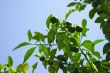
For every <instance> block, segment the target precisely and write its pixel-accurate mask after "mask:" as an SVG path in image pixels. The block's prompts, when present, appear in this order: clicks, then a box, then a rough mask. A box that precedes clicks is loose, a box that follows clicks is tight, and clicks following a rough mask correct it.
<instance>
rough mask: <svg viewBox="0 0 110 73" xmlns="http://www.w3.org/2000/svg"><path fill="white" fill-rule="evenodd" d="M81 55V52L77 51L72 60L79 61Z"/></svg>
mask: <svg viewBox="0 0 110 73" xmlns="http://www.w3.org/2000/svg"><path fill="white" fill-rule="evenodd" d="M80 57H81V53H76V54H74V56H73V59H72V61H73V62H74V63H77V62H78V61H79V59H80Z"/></svg>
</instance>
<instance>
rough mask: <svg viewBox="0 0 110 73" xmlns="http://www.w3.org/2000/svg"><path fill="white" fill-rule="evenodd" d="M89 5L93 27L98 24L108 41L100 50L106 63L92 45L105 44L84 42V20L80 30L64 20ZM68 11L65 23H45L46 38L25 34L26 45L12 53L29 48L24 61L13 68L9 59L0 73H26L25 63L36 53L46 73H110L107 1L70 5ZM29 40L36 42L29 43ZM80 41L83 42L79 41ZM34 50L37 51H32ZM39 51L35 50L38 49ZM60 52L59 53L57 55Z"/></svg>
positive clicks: (88, 0)
mask: <svg viewBox="0 0 110 73" xmlns="http://www.w3.org/2000/svg"><path fill="white" fill-rule="evenodd" d="M88 4H91V6H92V7H93V8H92V9H91V10H90V11H89V14H88V15H89V18H90V19H93V18H94V17H95V14H98V17H97V18H96V20H95V23H99V24H100V27H101V29H102V31H103V33H104V35H105V38H106V39H107V40H108V43H106V44H105V45H104V46H103V54H104V55H106V57H105V59H103V56H101V55H100V52H99V51H96V50H95V45H97V44H98V43H101V42H103V41H104V39H97V40H95V41H93V42H92V41H90V40H83V38H84V37H85V36H86V35H87V31H89V29H88V28H87V24H88V23H87V20H86V19H82V21H81V22H82V23H81V24H82V26H79V25H78V24H72V23H71V22H69V21H67V18H68V17H69V16H70V15H71V14H72V13H73V12H74V13H75V12H76V11H79V12H80V11H82V10H84V9H85V7H86V6H87V5H88ZM67 7H71V9H70V10H69V11H68V12H67V13H66V14H65V18H64V19H59V18H57V17H56V16H53V15H52V14H51V15H49V16H48V18H47V19H46V26H47V28H48V31H47V34H45V35H44V34H42V33H41V32H34V35H32V33H31V31H30V30H28V34H27V35H28V40H29V42H23V43H21V44H19V45H18V46H16V47H15V48H14V49H13V50H17V49H19V48H21V47H24V46H28V45H31V46H33V48H30V49H29V50H28V51H27V52H26V54H25V56H24V60H23V64H19V65H18V66H17V68H16V69H15V68H13V67H12V66H13V60H12V58H11V56H9V57H8V64H4V65H2V64H0V72H2V71H3V70H4V73H9V72H10V73H26V72H27V70H28V69H29V65H28V63H26V61H27V60H28V59H29V58H30V57H31V56H32V54H33V52H34V51H35V50H38V51H39V53H40V54H39V53H37V54H36V55H35V57H37V58H39V60H40V61H41V62H42V65H43V66H44V68H45V69H48V72H49V73H58V72H59V70H62V72H63V73H109V71H110V25H109V23H110V18H109V14H110V1H109V0H80V1H76V2H75V1H74V2H70V3H69V4H68V5H67ZM31 40H34V41H35V42H32V43H30V41H31ZM82 40H83V41H82ZM35 48H36V49H35ZM37 48H38V49H37ZM59 51H62V52H61V53H58V52H59ZM37 65H38V62H35V63H34V64H33V66H32V73H34V70H35V69H36V68H37Z"/></svg>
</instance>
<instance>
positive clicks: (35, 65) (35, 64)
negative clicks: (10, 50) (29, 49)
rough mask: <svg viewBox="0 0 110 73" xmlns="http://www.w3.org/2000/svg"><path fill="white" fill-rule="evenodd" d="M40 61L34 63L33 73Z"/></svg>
mask: <svg viewBox="0 0 110 73" xmlns="http://www.w3.org/2000/svg"><path fill="white" fill-rule="evenodd" d="M37 65H38V62H36V63H34V64H33V65H32V73H34V70H35V69H36V68H37Z"/></svg>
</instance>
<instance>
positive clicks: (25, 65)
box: [23, 63, 29, 72]
mask: <svg viewBox="0 0 110 73" xmlns="http://www.w3.org/2000/svg"><path fill="white" fill-rule="evenodd" d="M28 69H29V64H28V63H26V64H23V72H26V71H27V70H28Z"/></svg>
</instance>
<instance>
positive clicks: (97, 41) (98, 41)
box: [93, 39, 104, 45]
mask: <svg viewBox="0 0 110 73" xmlns="http://www.w3.org/2000/svg"><path fill="white" fill-rule="evenodd" d="M103 41H104V39H98V40H95V41H94V42H93V44H94V45H96V44H98V43H101V42H103Z"/></svg>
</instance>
